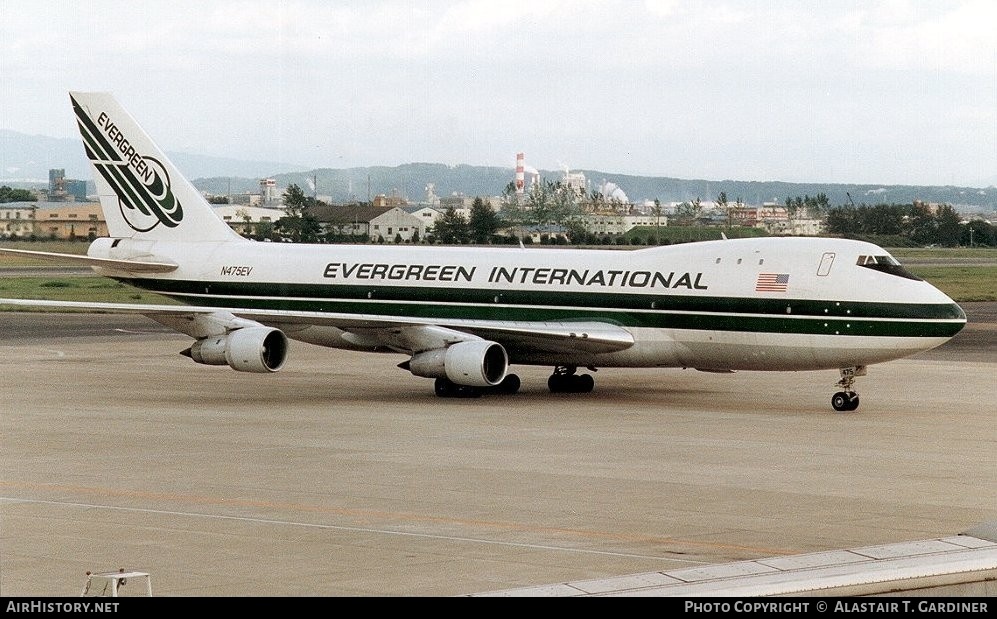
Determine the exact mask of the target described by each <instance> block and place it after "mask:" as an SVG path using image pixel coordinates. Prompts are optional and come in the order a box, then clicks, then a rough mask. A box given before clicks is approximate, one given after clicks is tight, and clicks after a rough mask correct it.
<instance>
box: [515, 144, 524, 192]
mask: <svg viewBox="0 0 997 619" xmlns="http://www.w3.org/2000/svg"><path fill="white" fill-rule="evenodd" d="M525 159H526V156H525V155H524V154H523V153H516V193H517V194H519V195H523V190H524V189H525V187H526V168H525V163H524V161H525Z"/></svg>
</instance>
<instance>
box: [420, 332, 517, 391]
mask: <svg viewBox="0 0 997 619" xmlns="http://www.w3.org/2000/svg"><path fill="white" fill-rule="evenodd" d="M407 367H408V369H409V371H410V372H412V373H413V374H415V375H416V376H422V377H425V378H448V379H450V380H451V381H452V382H453V383H455V384H458V385H468V386H471V387H494V386H495V385H497V384H499V383H501V382H502V379H504V378H505V374H506V372H507V371H508V369H509V355H507V354H506V352H505V349H504V348H502V346H501V345H500V344H497V343H495V342H489V341H487V340H469V341H466V342H457V343H456V344H452V345H450V346H448V347H447V348H440V349H437V350H427V351H426V352H421V353H419V354H417V355H413V356H412V358H411V359H410V360H409V361H408V364H407Z"/></svg>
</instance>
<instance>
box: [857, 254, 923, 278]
mask: <svg viewBox="0 0 997 619" xmlns="http://www.w3.org/2000/svg"><path fill="white" fill-rule="evenodd" d="M856 264H858V265H859V266H862V267H866V268H869V269H872V270H874V271H880V272H882V273H889V274H890V275H896V276H898V277H905V278H907V279H913V280H916V281H921V278H920V277H918V276H917V275H914V274H913V273H911V272H910V271H908V270H907V269H905V268H903V266H901V264H900V263H899V262H897V259H896V258H894V257H893V256H859V258H858V260H857V261H856Z"/></svg>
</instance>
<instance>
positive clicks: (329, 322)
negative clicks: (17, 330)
mask: <svg viewBox="0 0 997 619" xmlns="http://www.w3.org/2000/svg"><path fill="white" fill-rule="evenodd" d="M0 305H10V306H15V307H34V308H45V309H72V310H83V311H91V312H105V313H123V314H141V315H144V316H148V317H149V318H152V319H153V320H156V321H157V322H161V323H163V324H166V325H168V326H170V327H172V328H174V329H177V330H178V331H180V332H182V333H186V334H187V335H190V336H191V337H195V338H201V337H208V336H210V335H218V334H220V333H224V332H225V331H226V330H231V329H236V328H240V327H245V326H250V325H253V324H262V325H267V326H271V327H276V328H284V329H289V330H293V328H294V327H308V326H320V327H335V328H337V329H340V330H342V331H345V332H347V333H352V334H354V335H355V337H356V338H357V341H358V342H363V343H364V344H366V345H368V346H384V347H388V348H393V349H395V350H399V351H405V352H418V351H421V350H428V349H432V348H437V347H440V346H445V345H447V344H451V343H454V342H459V341H464V340H470V339H488V340H493V341H495V342H498V343H500V344H502V345H504V346H506V347H507V348H509V349H513V350H521V351H530V352H549V353H591V354H599V353H609V352H616V351H620V350H625V349H627V348H629V347H631V346H633V344H634V338H633V334H632V333H630V332H629V331H627V330H626V329H624V328H622V327H620V326H617V325H614V324H611V323H608V322H595V321H586V322H569V321H565V322H557V321H548V322H531V321H511V320H508V321H507V320H462V319H459V318H458V319H446V320H433V319H428V318H427V319H422V318H412V317H406V316H380V315H376V314H335V313H328V312H301V311H290V310H254V309H243V308H219V307H201V306H190V305H151V304H133V303H85V302H79V301H40V300H28V299H0Z"/></svg>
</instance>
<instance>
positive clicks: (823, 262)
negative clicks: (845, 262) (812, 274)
mask: <svg viewBox="0 0 997 619" xmlns="http://www.w3.org/2000/svg"><path fill="white" fill-rule="evenodd" d="M832 264H834V252H832V251H829V252H824V255H823V256H821V257H820V266H818V267H817V275H818V276H819V277H826V276H827V274H828V273H830V272H831V265H832Z"/></svg>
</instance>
